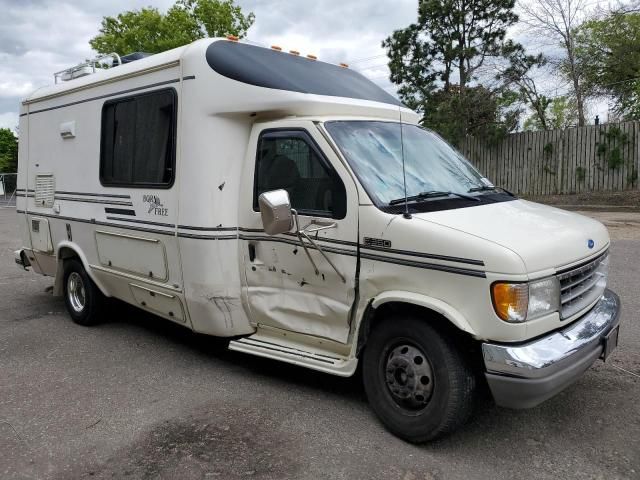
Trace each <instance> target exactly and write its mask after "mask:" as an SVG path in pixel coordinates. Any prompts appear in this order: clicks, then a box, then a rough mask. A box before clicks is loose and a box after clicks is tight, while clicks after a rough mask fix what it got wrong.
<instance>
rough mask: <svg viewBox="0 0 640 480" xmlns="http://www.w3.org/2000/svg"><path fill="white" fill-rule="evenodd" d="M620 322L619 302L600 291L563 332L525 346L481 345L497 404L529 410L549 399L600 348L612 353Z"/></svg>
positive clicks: (587, 364)
mask: <svg viewBox="0 0 640 480" xmlns="http://www.w3.org/2000/svg"><path fill="white" fill-rule="evenodd" d="M619 322H620V299H619V298H618V296H617V295H616V294H615V293H613V292H612V291H611V290H605V292H604V294H603V295H602V297H601V298H600V300H599V301H598V303H596V304H595V306H594V307H593V308H592V309H591V310H590V311H589V312H588V313H586V314H585V315H584V316H583V317H582V318H580V319H579V320H577V321H575V322H574V323H572V324H571V325H569V326H568V327H566V328H565V329H563V330H560V331H557V332H554V333H551V334H550V335H547V336H545V337H542V338H539V339H537V340H533V341H531V342H528V343H524V344H517V345H514V344H493V343H483V344H482V354H483V357H484V364H485V368H486V374H485V375H486V377H487V381H488V383H489V388H490V389H491V393H492V394H493V398H494V399H495V401H496V403H497V404H498V405H500V406H503V407H508V408H530V407H534V406H536V405H538V404H539V403H542V402H544V401H545V400H547V399H548V398H551V397H553V396H554V395H556V394H557V393H559V392H560V391H562V390H563V389H565V388H566V387H567V386H569V385H570V384H571V383H573V382H574V381H575V380H577V379H578V378H579V377H580V376H581V375H582V374H583V373H584V372H585V371H586V370H587V369H588V368H589V367H590V366H591V365H592V364H593V363H594V362H595V361H596V360H597V359H598V358H600V357H602V356H603V355H604V351H605V345H606V346H607V353H610V352H611V351H612V350H613V348H615V346H616V345H617V330H616V329H617V327H618V324H619ZM610 333H611V335H610ZM614 334H615V335H614ZM609 337H614V338H609Z"/></svg>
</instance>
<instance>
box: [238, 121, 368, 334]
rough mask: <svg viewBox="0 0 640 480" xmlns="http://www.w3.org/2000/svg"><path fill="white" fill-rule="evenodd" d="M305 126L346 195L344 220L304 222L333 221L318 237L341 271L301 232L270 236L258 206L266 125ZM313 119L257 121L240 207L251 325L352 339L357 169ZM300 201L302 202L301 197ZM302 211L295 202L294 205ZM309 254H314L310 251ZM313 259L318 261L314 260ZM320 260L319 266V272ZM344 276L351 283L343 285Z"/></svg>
mask: <svg viewBox="0 0 640 480" xmlns="http://www.w3.org/2000/svg"><path fill="white" fill-rule="evenodd" d="M276 128H277V129H285V130H286V129H291V130H300V129H304V131H306V133H307V134H308V135H309V136H310V137H311V138H312V139H313V141H314V142H315V143H316V144H317V145H318V147H319V148H320V149H321V150H322V151H323V153H324V155H325V156H326V157H327V160H328V161H329V162H330V164H331V165H332V167H333V168H334V169H335V171H336V173H337V174H338V176H339V177H340V179H341V180H342V183H343V184H344V186H345V189H346V194H347V212H346V216H345V218H343V219H331V218H321V217H315V216H311V215H302V214H301V215H300V217H299V220H300V227H301V228H305V227H309V228H314V223H322V224H325V225H326V224H333V225H332V226H331V228H326V229H323V230H320V231H318V232H317V233H316V234H314V235H313V236H312V238H313V240H314V241H315V243H316V244H317V246H318V247H319V248H322V250H323V251H324V253H325V254H326V255H327V256H328V257H329V259H330V260H331V262H332V263H333V264H334V265H335V267H336V268H337V270H338V272H340V274H338V273H336V271H335V270H334V268H333V267H332V266H331V265H330V263H329V262H328V261H327V260H326V258H324V257H323V255H322V254H321V252H320V251H318V250H317V248H315V246H314V245H312V244H311V243H310V242H308V241H306V240H305V241H304V242H305V245H306V246H307V251H305V250H304V248H303V246H302V245H301V242H300V240H299V239H298V238H297V236H296V235H295V233H293V231H292V232H289V233H285V234H281V235H276V236H269V235H267V234H266V233H265V232H264V230H263V228H262V220H261V216H260V212H257V211H254V207H253V191H254V171H255V156H256V149H257V142H258V138H259V135H260V132H261V131H263V130H267V129H276ZM333 155H334V153H333V151H332V150H331V148H330V147H329V145H328V144H327V143H326V141H325V139H324V138H323V137H322V135H321V134H320V133H319V131H318V129H317V128H316V126H315V125H314V124H313V122H310V121H303V120H283V121H276V122H268V123H263V124H257V125H256V126H255V127H254V131H253V133H252V136H251V140H250V142H249V149H248V151H247V157H246V161H245V168H244V171H243V176H242V178H243V185H242V189H241V191H242V192H244V193H243V194H241V195H240V200H239V204H238V209H239V215H240V222H239V224H240V228H241V230H240V242H239V248H240V255H241V258H242V263H243V266H244V272H245V281H246V284H245V286H244V288H245V297H246V299H247V306H248V309H249V311H250V314H251V320H252V323H253V324H254V325H255V326H256V327H257V326H258V325H264V326H269V327H275V328H278V329H282V330H284V331H290V332H296V333H301V334H305V335H311V336H314V337H320V338H324V339H329V340H333V341H336V342H340V343H343V344H344V343H347V342H348V340H349V334H350V329H351V324H350V311H351V308H352V306H353V303H354V301H355V298H356V278H357V275H356V269H357V238H358V231H357V229H358V195H357V190H356V187H355V183H354V181H353V178H352V177H351V175H350V173H349V172H348V171H347V170H346V169H345V168H344V166H343V165H342V163H341V162H340V161H339V160H338V159H337V157H335V156H333ZM294 203H295V202H294ZM292 207H293V208H296V205H295V204H293V205H292ZM307 252H308V254H307ZM309 257H311V260H310V258H309ZM314 264H315V265H316V266H317V268H318V272H317V273H316V271H315V268H314ZM341 276H342V277H344V279H345V280H346V281H345V282H343V280H342V278H341Z"/></svg>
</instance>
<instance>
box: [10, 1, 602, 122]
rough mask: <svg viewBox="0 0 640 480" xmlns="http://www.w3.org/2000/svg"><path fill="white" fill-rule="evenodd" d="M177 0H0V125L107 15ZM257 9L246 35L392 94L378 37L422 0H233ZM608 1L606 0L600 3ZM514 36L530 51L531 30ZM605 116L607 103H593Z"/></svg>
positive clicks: (403, 21)
mask: <svg viewBox="0 0 640 480" xmlns="http://www.w3.org/2000/svg"><path fill="white" fill-rule="evenodd" d="M172 3H173V0H110V1H100V0H0V127H9V128H14V127H16V125H17V123H18V106H19V102H20V99H21V98H22V97H24V96H25V95H27V94H28V93H29V92H30V91H32V90H34V89H36V88H38V87H40V86H43V85H47V84H50V83H52V82H53V72H56V71H59V70H62V69H64V68H66V67H70V66H73V65H75V64H77V63H79V62H81V61H83V60H84V59H85V58H89V57H91V56H92V52H91V49H90V47H89V39H90V38H92V37H93V36H95V35H96V34H97V33H98V29H99V27H100V21H101V19H102V17H104V16H107V15H116V14H117V13H119V12H121V11H123V10H130V9H134V8H141V7H144V6H148V5H152V6H155V7H157V8H159V9H160V10H165V9H166V8H167V7H168V6H169V5H171V4H172ZM236 3H238V4H239V5H241V6H242V7H243V8H244V9H245V10H247V11H253V12H254V13H255V14H256V23H255V24H254V26H253V27H252V28H251V29H250V30H249V34H248V39H249V40H251V41H254V42H257V43H260V44H264V45H271V44H277V45H280V46H282V47H283V49H286V50H290V49H295V50H299V51H300V52H301V53H303V54H307V53H312V54H315V55H317V56H318V57H319V58H320V59H321V60H325V61H329V62H334V63H338V62H343V61H344V62H347V63H349V64H350V65H351V68H353V69H357V70H359V71H361V72H362V73H363V74H365V75H366V76H368V77H369V78H371V79H372V81H374V82H375V83H378V84H379V85H380V86H381V87H382V88H385V89H386V90H387V91H389V92H390V93H395V88H394V87H393V85H391V84H390V83H389V81H388V78H387V75H388V69H387V67H386V60H385V57H384V51H383V50H382V48H381V47H380V42H381V41H382V40H383V39H384V38H386V37H387V36H388V35H389V34H391V32H393V30H396V29H398V28H402V27H405V26H407V25H408V24H409V23H411V22H413V21H415V19H416V10H417V0H375V1H371V0H322V1H313V2H311V1H302V0H236ZM598 3H602V4H603V5H606V2H598ZM511 35H512V36H514V37H516V38H517V39H518V40H520V41H522V42H523V43H525V44H526V45H527V46H528V47H530V48H531V49H532V50H536V49H540V48H545V49H548V48H549V47H548V46H546V47H543V46H540V45H535V40H532V39H529V38H527V36H526V31H521V30H517V29H514V30H513V31H512V32H511ZM541 85H542V87H543V90H544V91H545V92H548V93H550V94H555V93H560V94H561V93H563V91H562V87H561V86H560V87H558V85H559V84H558V82H557V80H556V79H554V78H553V77H552V76H549V75H545V76H542V77H541ZM591 113H592V115H591V116H593V115H595V114H596V113H598V114H600V115H601V118H604V117H603V115H606V104H597V105H594V106H593V107H592V112H591Z"/></svg>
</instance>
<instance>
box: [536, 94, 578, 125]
mask: <svg viewBox="0 0 640 480" xmlns="http://www.w3.org/2000/svg"><path fill="white" fill-rule="evenodd" d="M542 115H543V118H544V119H545V123H544V124H543V123H542V122H541V120H540V119H541V117H540V113H538V112H535V113H534V114H533V115H531V116H530V117H528V118H527V119H526V120H525V121H524V129H525V130H558V129H565V128H569V127H570V126H572V125H576V124H577V123H578V108H577V106H576V102H575V100H574V99H572V98H569V97H556V98H554V99H549V102H548V104H547V106H546V107H545V109H544V112H543V114H542Z"/></svg>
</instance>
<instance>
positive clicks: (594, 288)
mask: <svg viewBox="0 0 640 480" xmlns="http://www.w3.org/2000/svg"><path fill="white" fill-rule="evenodd" d="M608 255H609V253H608V252H605V253H604V254H602V255H600V256H599V257H598V258H596V259H595V260H591V261H590V262H588V263H586V264H583V265H580V266H578V267H575V268H572V269H570V270H566V271H563V272H560V273H559V274H558V275H557V277H558V280H559V281H560V317H561V318H562V319H565V318H569V317H571V316H573V315H575V314H576V313H579V312H581V311H582V310H583V309H585V308H586V307H588V306H589V305H591V304H592V303H593V302H595V301H596V300H597V299H598V298H600V296H601V295H602V294H603V293H604V290H605V287H606V286H607V274H608V270H609V256H608Z"/></svg>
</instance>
